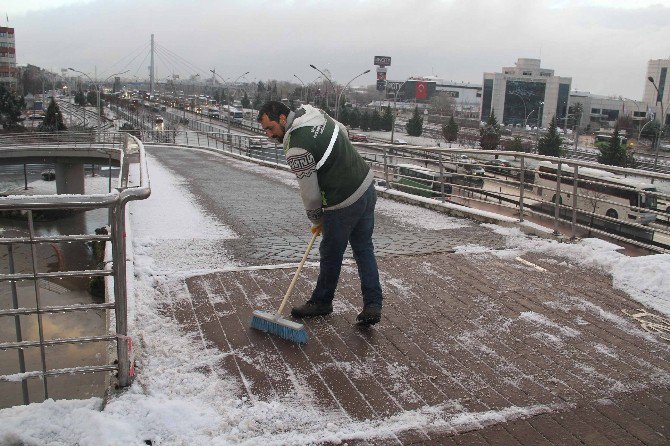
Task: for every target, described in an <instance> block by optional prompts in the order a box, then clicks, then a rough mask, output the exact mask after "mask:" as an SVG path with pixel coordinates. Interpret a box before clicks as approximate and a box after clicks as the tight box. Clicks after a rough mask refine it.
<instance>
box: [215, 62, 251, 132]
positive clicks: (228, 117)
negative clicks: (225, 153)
mask: <svg viewBox="0 0 670 446" xmlns="http://www.w3.org/2000/svg"><path fill="white" fill-rule="evenodd" d="M209 71H211V72H212V74H213V75H214V76H219V79H221V81H222V82H223V84H222V85H223V86H224V87H225V85H226V82H227V79H224V78H223V77H221V75H220V74H218V73H217V72H216V70H215V69H214V70H209ZM249 73H250V72H249V71H247V72H246V73H242V74H240V75H239V76H237V78H236V79H235V80H234V81H232V82H230V85H235V82H237V81H238V80H239V79H240V78H242V77H244V76H246V75H247V74H249ZM228 79H230V78H228ZM226 115H227V121H228V134H229V135H230V104H228V113H226Z"/></svg>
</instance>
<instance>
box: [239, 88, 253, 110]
mask: <svg viewBox="0 0 670 446" xmlns="http://www.w3.org/2000/svg"><path fill="white" fill-rule="evenodd" d="M241 102H242V108H249V106H250V105H251V101H250V100H249V96H247V92H246V91H245V92H244V97H243V98H242V101H241Z"/></svg>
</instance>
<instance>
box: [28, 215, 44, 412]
mask: <svg viewBox="0 0 670 446" xmlns="http://www.w3.org/2000/svg"><path fill="white" fill-rule="evenodd" d="M28 230H29V231H30V253H31V257H32V266H33V282H34V284H35V308H36V309H37V328H38V332H39V340H40V357H41V359H42V383H43V384H44V399H45V400H46V399H49V389H48V386H47V376H46V373H47V359H46V351H45V349H44V326H43V324H42V311H41V310H42V299H41V294H40V285H39V282H38V280H37V249H36V248H35V243H33V240H34V238H35V228H34V227H33V211H32V210H28Z"/></svg>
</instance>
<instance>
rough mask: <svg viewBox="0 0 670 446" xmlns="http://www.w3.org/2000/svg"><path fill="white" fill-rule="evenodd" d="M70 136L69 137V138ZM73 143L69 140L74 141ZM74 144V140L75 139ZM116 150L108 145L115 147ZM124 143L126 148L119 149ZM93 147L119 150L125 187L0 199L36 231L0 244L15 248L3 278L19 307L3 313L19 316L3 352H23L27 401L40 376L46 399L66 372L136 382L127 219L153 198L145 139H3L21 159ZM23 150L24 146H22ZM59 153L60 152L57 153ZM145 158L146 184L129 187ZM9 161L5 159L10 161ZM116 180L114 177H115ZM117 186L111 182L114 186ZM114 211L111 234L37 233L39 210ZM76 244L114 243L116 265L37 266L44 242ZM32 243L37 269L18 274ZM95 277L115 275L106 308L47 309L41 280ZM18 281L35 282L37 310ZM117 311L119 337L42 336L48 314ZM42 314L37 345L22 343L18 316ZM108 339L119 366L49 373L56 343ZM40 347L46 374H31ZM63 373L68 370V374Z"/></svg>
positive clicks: (1, 144)
mask: <svg viewBox="0 0 670 446" xmlns="http://www.w3.org/2000/svg"><path fill="white" fill-rule="evenodd" d="M82 135H84V136H85V137H90V136H91V135H93V136H94V138H95V140H96V141H90V142H88V143H84V144H82V143H81V136H82ZM68 138H69V139H68ZM68 140H69V142H68ZM72 140H74V141H72ZM110 143H111V147H110V146H107V145H106V144H110ZM119 143H122V145H121V146H120V147H117V145H118V144H119ZM82 146H83V147H86V148H88V149H90V148H95V147H100V146H102V147H104V149H105V150H106V151H107V152H106V153H104V155H105V156H109V154H110V153H111V152H116V158H117V159H118V162H119V164H120V166H121V172H120V174H119V183H118V187H117V188H116V189H113V190H110V192H109V193H107V194H90V195H32V196H23V195H10V196H6V197H0V210H2V211H11V210H27V211H28V212H27V213H28V223H29V229H30V236H29V237H12V238H0V245H7V246H8V248H9V250H10V271H9V274H0V281H9V282H10V284H12V290H13V295H14V299H13V301H14V308H12V309H8V310H2V311H0V316H14V317H15V323H16V325H17V342H8V343H2V344H0V349H6V348H16V349H18V350H19V362H20V368H21V372H22V373H21V374H19V375H21V377H22V378H21V381H23V383H22V384H23V389H24V403H27V402H28V397H27V386H26V385H25V379H28V378H33V377H40V378H42V380H43V383H44V394H45V398H48V388H47V379H46V378H47V377H49V376H56V375H59V374H64V373H88V372H96V371H110V370H116V371H117V372H118V373H117V378H118V383H119V386H121V387H125V386H127V385H129V384H130V381H131V378H132V364H131V363H130V358H129V351H128V350H129V348H130V343H129V342H130V341H129V338H128V336H127V334H128V333H127V282H126V275H127V273H126V234H125V233H126V230H125V227H126V221H125V214H126V212H125V206H126V204H127V203H128V202H129V201H132V200H142V199H145V198H147V197H148V196H149V194H150V193H151V187H150V182H149V173H148V168H147V161H146V154H145V151H144V145H143V144H142V142H141V141H140V140H138V139H137V138H135V137H134V136H132V135H129V134H127V133H115V134H109V133H88V132H85V133H72V132H59V133H56V134H37V135H36V134H29V135H23V134H17V135H3V136H0V154H3V155H7V154H8V153H10V152H11V153H10V154H11V155H15V156H16V157H21V156H22V155H21V154H22V153H23V154H25V151H26V150H30V151H32V152H35V151H47V152H48V154H47V155H46V156H56V155H55V153H58V154H59V155H60V154H63V152H66V151H69V152H68V153H69V154H71V153H76V152H77V151H78V150H80V149H81V147H82ZM17 147H20V149H19V148H17ZM53 149H57V150H58V152H53ZM136 153H137V154H138V155H139V174H140V184H139V186H135V187H127V182H128V174H129V163H130V156H131V155H134V154H136ZM6 158H7V157H6V156H5V159H6ZM110 180H111V179H110ZM110 184H111V183H110ZM98 208H108V209H110V211H111V212H110V219H111V221H110V223H111V225H110V226H111V231H110V234H109V235H63V236H42V237H38V236H36V235H35V233H34V229H33V218H32V211H33V210H53V209H79V210H83V209H98ZM71 241H104V242H107V241H109V242H111V248H112V255H111V258H112V265H111V267H109V265H108V268H106V269H104V270H85V271H56V272H46V273H38V272H37V270H36V264H35V260H34V258H35V251H34V247H35V245H36V244H40V243H54V242H71ZM14 244H27V245H30V246H31V247H32V248H31V249H32V250H33V266H32V270H33V271H32V273H15V272H14V270H13V259H12V245H14ZM93 276H103V277H104V276H113V277H114V290H113V302H108V303H104V304H88V305H86V304H83V305H64V306H50V307H49V306H45V307H43V306H41V304H40V297H39V287H38V286H37V281H38V280H40V279H44V278H63V277H93ZM18 280H33V281H35V295H36V303H37V305H36V307H35V308H19V307H18V303H17V300H16V299H15V295H16V290H15V286H14V284H15V282H16V281H18ZM110 308H114V310H115V320H116V327H115V328H116V330H115V332H116V334H115V335H105V336H89V337H79V338H65V339H51V340H46V339H44V336H43V332H42V323H41V316H42V315H43V314H47V313H62V312H73V311H89V310H106V309H110ZM31 314H36V315H37V317H38V324H39V328H40V330H39V340H37V341H22V340H21V338H20V332H21V330H20V322H19V320H18V317H19V316H20V315H31ZM102 341H116V347H117V348H116V350H117V360H118V362H117V365H105V366H82V367H74V368H70V369H62V370H47V368H46V361H45V354H44V347H45V346H50V345H60V344H76V343H82V342H102ZM28 347H40V349H41V352H42V370H41V371H35V372H27V373H26V372H25V370H24V363H23V352H22V349H23V348H28ZM63 370H67V372H64V371H63ZM5 378H6V377H3V376H0V381H6V379H5Z"/></svg>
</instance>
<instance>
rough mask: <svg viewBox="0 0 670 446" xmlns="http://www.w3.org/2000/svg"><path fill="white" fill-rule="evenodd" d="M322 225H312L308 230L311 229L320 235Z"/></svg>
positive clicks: (313, 232)
mask: <svg viewBox="0 0 670 446" xmlns="http://www.w3.org/2000/svg"><path fill="white" fill-rule="evenodd" d="M322 226H323V225H312V227H311V228H310V231H312V234H316V235H320V234H321V228H322Z"/></svg>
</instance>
